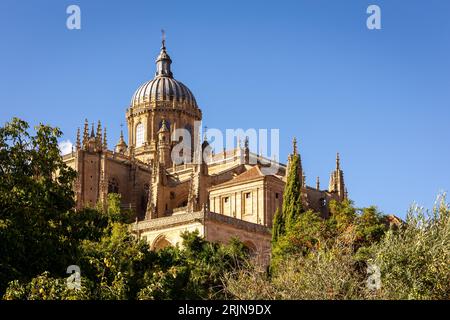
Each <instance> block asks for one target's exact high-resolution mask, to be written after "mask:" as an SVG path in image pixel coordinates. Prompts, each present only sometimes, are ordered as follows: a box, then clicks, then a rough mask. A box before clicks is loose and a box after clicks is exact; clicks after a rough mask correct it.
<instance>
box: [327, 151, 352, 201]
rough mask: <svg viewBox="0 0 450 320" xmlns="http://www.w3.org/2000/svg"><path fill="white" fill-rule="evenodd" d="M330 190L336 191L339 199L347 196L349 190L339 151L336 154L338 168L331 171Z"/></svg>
mask: <svg viewBox="0 0 450 320" xmlns="http://www.w3.org/2000/svg"><path fill="white" fill-rule="evenodd" d="M328 191H329V192H333V193H336V194H337V195H338V197H339V200H344V199H346V198H347V191H346V187H345V183H344V172H343V171H342V170H341V164H340V158H339V152H338V153H337V154H336V169H335V170H334V171H333V172H332V173H331V176H330V184H329V187H328Z"/></svg>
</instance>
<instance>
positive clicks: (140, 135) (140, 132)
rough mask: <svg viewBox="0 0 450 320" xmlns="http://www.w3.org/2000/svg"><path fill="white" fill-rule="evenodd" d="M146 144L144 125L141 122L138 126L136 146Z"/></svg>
mask: <svg viewBox="0 0 450 320" xmlns="http://www.w3.org/2000/svg"><path fill="white" fill-rule="evenodd" d="M143 144H144V125H143V124H142V123H139V124H138V125H137V126H136V147H140V146H142V145H143Z"/></svg>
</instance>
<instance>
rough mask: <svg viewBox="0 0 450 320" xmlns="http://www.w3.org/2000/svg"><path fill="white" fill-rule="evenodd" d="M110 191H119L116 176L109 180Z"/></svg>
mask: <svg viewBox="0 0 450 320" xmlns="http://www.w3.org/2000/svg"><path fill="white" fill-rule="evenodd" d="M108 193H119V183H118V182H117V180H116V178H112V179H111V180H109V181H108Z"/></svg>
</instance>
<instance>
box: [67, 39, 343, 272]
mask: <svg viewBox="0 0 450 320" xmlns="http://www.w3.org/2000/svg"><path fill="white" fill-rule="evenodd" d="M171 63H172V60H171V58H170V56H169V54H168V53H167V50H166V46H165V41H164V40H163V42H162V47H161V51H160V53H159V55H158V57H157V59H156V72H155V76H154V78H153V79H151V80H149V81H147V82H145V83H143V84H142V85H141V86H140V87H139V88H138V89H137V90H136V92H135V93H134V94H133V96H132V98H131V102H130V105H129V107H128V108H127V110H126V114H125V116H126V120H127V121H126V123H127V132H126V133H127V138H128V139H127V141H126V140H125V137H124V133H123V131H121V134H120V139H119V141H118V142H117V144H116V146H115V147H114V149H113V150H109V149H108V145H107V135H106V128H103V129H102V126H101V123H100V122H98V125H97V127H96V128H95V127H94V124H92V126H91V127H90V126H89V123H88V121H87V120H86V122H85V124H84V129H83V132H82V133H81V132H80V129H78V132H77V139H76V144H75V147H74V148H73V150H72V152H71V153H69V154H66V155H64V156H63V159H64V162H65V163H66V164H67V165H68V166H70V167H72V168H73V169H75V170H76V171H77V173H78V174H77V179H76V181H75V184H74V190H75V197H76V206H77V208H78V209H80V208H83V207H88V206H95V205H96V204H97V203H103V204H106V199H107V195H108V193H118V194H120V195H121V206H122V208H123V209H124V210H125V209H130V210H132V211H133V212H134V213H135V215H136V217H135V222H134V223H133V224H132V226H131V228H132V230H133V233H135V234H136V236H137V237H139V238H141V239H144V240H145V241H147V242H148V243H149V245H150V247H151V248H152V249H154V250H158V249H161V248H164V247H166V246H170V245H176V244H179V243H180V240H181V238H180V234H181V233H182V232H183V231H194V230H198V232H199V233H200V235H201V236H203V237H204V238H205V239H206V240H209V241H215V242H223V243H226V242H228V241H229V240H230V239H231V238H233V237H236V238H239V239H240V240H241V241H242V242H243V243H244V244H245V245H246V246H247V247H248V248H249V249H250V250H251V251H252V252H254V253H255V256H256V257H258V259H259V260H260V261H261V263H265V264H267V262H268V259H269V255H270V241H271V231H270V228H271V227H272V221H273V217H274V214H275V211H276V210H277V208H279V207H281V205H282V202H283V190H284V185H285V182H286V175H287V172H288V171H289V162H290V161H292V159H293V157H292V155H293V154H298V150H297V144H296V141H295V139H294V143H293V145H294V146H293V150H292V154H291V155H290V156H289V157H288V163H287V165H284V164H282V163H278V162H276V165H277V168H278V171H277V172H276V173H268V172H267V170H264V167H265V166H267V164H268V163H272V162H273V161H274V160H273V159H272V160H269V159H267V158H265V157H263V156H262V155H260V154H257V153H254V152H252V150H250V148H249V143H248V140H245V143H243V144H241V143H239V144H238V145H237V146H236V147H235V148H233V149H231V150H225V149H223V150H221V152H219V153H215V152H214V151H215V150H213V149H212V148H211V146H210V144H209V143H208V141H207V138H206V137H205V138H204V139H203V141H199V140H201V139H200V138H199V137H198V134H196V133H195V132H197V131H198V130H196V129H198V128H197V127H198V123H199V122H200V121H201V120H202V111H201V109H200V108H199V106H198V105H197V102H196V99H195V97H194V95H193V94H192V92H191V91H190V90H189V88H188V87H187V86H186V85H184V84H183V83H181V82H180V81H178V80H176V79H175V78H174V76H173V73H172V70H171ZM177 128H184V129H186V130H187V131H188V132H190V133H191V134H190V139H191V141H190V142H191V143H190V144H189V145H192V146H195V145H196V144H197V145H199V148H197V149H199V150H200V151H198V150H197V151H196V150H195V149H196V148H193V149H192V150H191V149H183V150H182V151H181V153H180V154H179V155H180V157H181V159H184V161H183V160H182V161H174V157H173V156H172V154H173V151H174V147H175V146H176V145H177V143H179V142H180V140H182V139H177V138H176V135H175V131H176V130H177ZM196 140H198V141H196ZM200 152H201V154H202V155H206V156H203V157H200V158H201V159H200V161H194V160H196V159H198V157H197V156H196V154H198V153H200ZM188 155H190V156H191V157H188ZM296 158H297V159H299V161H300V163H299V168H300V170H299V172H298V174H299V175H300V178H301V181H302V183H301V189H302V195H303V202H304V206H305V207H306V208H309V209H312V210H314V211H315V212H318V213H320V214H321V215H322V216H323V217H324V218H326V217H327V216H328V214H329V209H328V203H329V201H330V200H332V199H335V200H338V201H342V200H343V199H345V198H347V190H346V187H345V184H344V176H343V171H342V170H341V168H340V160H339V154H338V155H337V157H336V167H335V169H334V170H333V172H332V173H331V177H330V183H329V186H328V190H323V189H321V188H320V183H319V180H318V179H317V183H316V186H314V187H310V186H307V185H306V183H305V175H304V172H303V170H302V167H301V160H300V157H296Z"/></svg>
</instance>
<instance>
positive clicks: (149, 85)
mask: <svg viewBox="0 0 450 320" xmlns="http://www.w3.org/2000/svg"><path fill="white" fill-rule="evenodd" d="M171 64H172V60H171V59H170V56H169V55H168V54H167V51H166V47H165V43H164V41H163V44H162V48H161V52H160V54H159V56H158V58H157V59H156V73H155V77H154V78H153V79H152V80H149V81H147V82H145V83H144V84H142V85H141V86H140V87H139V88H138V89H137V90H136V92H135V93H134V95H133V98H132V99H131V107H138V106H144V105H151V104H154V103H156V102H171V103H175V104H177V106H176V107H179V108H182V109H190V111H195V112H197V109H198V106H197V102H196V101H195V98H194V95H193V94H192V92H191V90H189V88H188V87H187V86H185V85H184V84H183V83H181V82H180V81H178V80H175V79H174V78H173V74H172V71H171V70H170V65H171Z"/></svg>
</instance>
